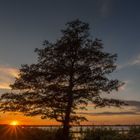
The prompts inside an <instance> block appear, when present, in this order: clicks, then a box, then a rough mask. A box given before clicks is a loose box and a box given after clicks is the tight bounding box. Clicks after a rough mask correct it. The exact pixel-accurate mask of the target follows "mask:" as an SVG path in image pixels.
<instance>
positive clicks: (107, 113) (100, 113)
mask: <svg viewBox="0 0 140 140" xmlns="http://www.w3.org/2000/svg"><path fill="white" fill-rule="evenodd" d="M79 114H84V115H90V116H111V115H140V113H137V112H133V111H124V112H99V113H92V112H91V113H86V112H82V113H79Z"/></svg>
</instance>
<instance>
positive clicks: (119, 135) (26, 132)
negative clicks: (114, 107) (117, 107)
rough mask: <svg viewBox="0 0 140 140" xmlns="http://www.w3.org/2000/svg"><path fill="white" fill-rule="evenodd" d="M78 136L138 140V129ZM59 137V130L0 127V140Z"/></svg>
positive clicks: (51, 139)
mask: <svg viewBox="0 0 140 140" xmlns="http://www.w3.org/2000/svg"><path fill="white" fill-rule="evenodd" d="M80 135H81V137H80V138H79V139H78V140H140V127H139V128H136V127H132V128H131V129H130V130H129V131H128V132H127V133H126V132H125V131H124V132H123V131H122V132H119V131H116V130H112V129H92V130H91V129H87V130H86V131H84V133H83V132H82V131H81V132H80ZM75 136H76V135H75ZM61 137H62V131H61V129H54V128H53V129H39V128H29V127H22V126H0V140H61ZM72 137H74V134H73V135H71V138H70V139H71V140H75V138H73V139H72ZM76 140H77V139H76Z"/></svg>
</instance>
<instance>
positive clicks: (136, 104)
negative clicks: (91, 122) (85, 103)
mask: <svg viewBox="0 0 140 140" xmlns="http://www.w3.org/2000/svg"><path fill="white" fill-rule="evenodd" d="M124 102H126V103H127V104H128V106H127V107H125V108H122V109H121V110H118V111H116V109H115V110H112V109H111V111H103V112H101V110H100V112H95V111H94V112H93V111H92V110H90V111H83V112H78V114H80V115H89V116H111V115H113V116H115V115H121V116H122V115H140V101H134V100H126V101H124ZM89 107H94V104H90V105H89ZM126 110H127V111H126Z"/></svg>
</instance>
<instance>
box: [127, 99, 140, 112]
mask: <svg viewBox="0 0 140 140" xmlns="http://www.w3.org/2000/svg"><path fill="white" fill-rule="evenodd" d="M126 103H127V104H128V105H129V106H131V107H133V108H134V109H133V110H134V111H136V112H140V101H133V100H132V101H131V100H130V101H126Z"/></svg>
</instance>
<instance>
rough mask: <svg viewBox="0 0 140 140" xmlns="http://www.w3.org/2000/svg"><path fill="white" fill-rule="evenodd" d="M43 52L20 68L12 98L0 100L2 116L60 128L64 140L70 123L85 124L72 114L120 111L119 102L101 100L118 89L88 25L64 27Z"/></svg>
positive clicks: (109, 59)
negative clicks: (109, 109) (54, 123)
mask: <svg viewBox="0 0 140 140" xmlns="http://www.w3.org/2000/svg"><path fill="white" fill-rule="evenodd" d="M43 46H44V48H37V49H36V50H35V52H36V53H37V55H38V59H37V62H36V63H34V64H31V65H22V66H21V69H20V73H19V77H18V78H16V80H15V82H14V83H13V84H12V85H11V87H12V91H11V93H4V94H3V95H2V96H1V100H0V101H1V105H0V110H1V111H4V112H5V111H6V112H7V111H18V112H22V113H23V114H24V115H26V116H37V115H39V116H41V118H42V119H46V118H50V119H55V120H56V121H58V122H61V123H62V125H63V129H62V134H63V138H61V140H69V129H70V125H71V124H73V123H80V122H81V121H84V120H86V118H85V117H84V116H81V115H80V114H78V113H77V110H79V111H80V110H83V109H86V106H87V105H88V103H93V104H94V105H95V107H105V106H116V107H120V106H121V105H125V103H124V102H123V101H120V100H116V99H109V98H103V97H102V96H101V94H102V93H104V94H107V95H109V94H110V93H111V92H112V91H114V90H115V91H117V90H118V88H119V87H120V86H122V85H123V83H122V82H121V81H119V80H117V79H110V78H109V74H111V73H112V72H113V71H114V70H115V69H116V64H115V62H116V58H117V55H116V54H110V53H107V52H105V51H104V50H103V44H102V41H101V40H99V39H95V40H93V39H91V37H90V33H89V25H88V23H85V22H82V21H80V20H78V19H77V20H74V21H71V22H68V23H67V24H66V28H65V29H63V30H62V36H61V37H60V38H59V39H58V40H57V41H55V42H54V43H51V42H49V41H47V40H45V41H44V43H43Z"/></svg>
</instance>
